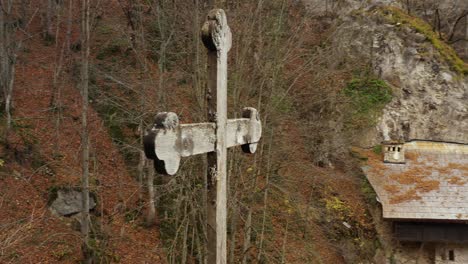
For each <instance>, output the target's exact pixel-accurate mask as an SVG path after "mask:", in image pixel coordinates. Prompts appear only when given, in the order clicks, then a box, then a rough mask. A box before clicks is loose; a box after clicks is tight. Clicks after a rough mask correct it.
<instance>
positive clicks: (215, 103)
mask: <svg viewBox="0 0 468 264" xmlns="http://www.w3.org/2000/svg"><path fill="white" fill-rule="evenodd" d="M202 40H203V43H204V44H205V46H206V48H207V49H208V87H207V89H208V90H207V100H208V121H209V122H208V123H198V124H179V119H178V117H177V115H176V114H175V113H172V112H163V113H159V114H157V115H156V120H155V124H154V126H153V128H152V129H151V131H150V132H149V133H148V135H147V136H145V138H144V149H145V154H146V156H147V157H148V158H150V159H153V160H154V164H155V168H156V171H157V172H159V173H162V174H169V175H174V174H175V173H176V172H177V170H178V168H179V164H180V159H181V157H188V156H192V155H196V154H202V153H207V155H208V166H209V167H208V186H207V188H208V197H207V199H208V201H207V206H208V208H207V217H208V219H207V223H208V241H207V243H208V251H209V252H208V263H210V264H214V263H216V264H221V263H226V216H227V203H226V194H227V180H226V153H227V148H229V147H233V146H242V150H243V151H244V152H247V153H254V152H255V150H256V149H257V143H258V141H259V140H260V138H261V134H262V125H261V122H260V118H259V115H258V113H257V110H255V109H254V108H251V107H247V108H244V110H243V111H242V118H238V119H227V54H228V52H229V50H230V48H231V41H232V36H231V30H230V29H229V26H228V24H227V20H226V14H225V13H224V11H223V10H222V9H213V10H211V11H210V12H209V14H208V18H207V21H206V22H205V24H204V25H203V27H202ZM215 98H216V100H215Z"/></svg>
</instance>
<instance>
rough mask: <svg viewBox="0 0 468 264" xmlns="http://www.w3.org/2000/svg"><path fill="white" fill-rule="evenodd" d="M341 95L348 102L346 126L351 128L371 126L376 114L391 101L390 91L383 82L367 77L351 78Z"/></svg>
mask: <svg viewBox="0 0 468 264" xmlns="http://www.w3.org/2000/svg"><path fill="white" fill-rule="evenodd" d="M343 93H344V94H345V96H346V97H348V98H349V100H350V107H351V111H350V113H349V116H348V120H347V126H348V127H351V128H362V127H367V126H369V125H373V124H374V123H375V120H376V117H377V114H378V113H380V111H382V109H383V107H384V106H385V105H386V104H387V103H389V102H390V101H391V100H392V92H391V89H390V87H389V86H388V85H387V84H386V83H385V81H383V80H380V79H376V78H373V77H368V76H366V77H363V78H361V77H358V78H353V79H352V80H351V81H350V82H349V83H348V84H347V85H346V87H345V88H344V90H343Z"/></svg>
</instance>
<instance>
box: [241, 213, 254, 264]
mask: <svg viewBox="0 0 468 264" xmlns="http://www.w3.org/2000/svg"><path fill="white" fill-rule="evenodd" d="M251 234H252V209H251V208H249V212H248V213H247V220H246V221H245V234H244V247H243V248H242V264H247V263H248V260H249V255H248V254H247V252H248V250H249V248H250V239H251Z"/></svg>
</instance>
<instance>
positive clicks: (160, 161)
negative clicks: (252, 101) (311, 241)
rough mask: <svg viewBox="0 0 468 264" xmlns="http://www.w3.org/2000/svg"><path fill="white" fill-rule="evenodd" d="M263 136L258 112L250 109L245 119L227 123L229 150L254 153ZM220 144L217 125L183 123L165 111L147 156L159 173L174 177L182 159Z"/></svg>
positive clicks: (150, 138) (151, 134) (152, 134)
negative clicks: (237, 148)
mask: <svg viewBox="0 0 468 264" xmlns="http://www.w3.org/2000/svg"><path fill="white" fill-rule="evenodd" d="M261 133H262V123H261V122H260V119H259V116H258V112H257V110H256V109H255V108H252V107H246V108H244V109H243V111H242V118H237V119H228V120H227V124H226V137H225V139H226V147H227V148H230V147H235V146H241V147H242V150H243V151H244V152H245V153H254V152H255V150H256V148H257V142H258V141H259V140H260V137H261ZM216 142H217V140H216V123H196V124H179V118H178V117H177V114H175V113H172V112H162V113H158V114H157V115H156V118H155V122H154V126H153V128H152V129H151V130H150V132H149V133H148V134H147V135H146V136H145V137H144V150H145V154H146V157H147V158H149V159H153V160H154V161H155V168H156V171H157V172H158V173H161V174H165V175H174V174H176V173H177V170H178V169H179V164H180V159H181V157H189V156H193V155H197V154H203V153H209V152H214V151H215V150H216Z"/></svg>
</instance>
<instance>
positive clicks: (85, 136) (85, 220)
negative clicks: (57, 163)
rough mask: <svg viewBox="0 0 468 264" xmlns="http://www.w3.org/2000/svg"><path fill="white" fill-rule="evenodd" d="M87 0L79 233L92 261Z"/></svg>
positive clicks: (85, 5) (86, 11) (85, 11)
mask: <svg viewBox="0 0 468 264" xmlns="http://www.w3.org/2000/svg"><path fill="white" fill-rule="evenodd" d="M89 22H90V8H89V0H82V5H81V92H82V94H81V97H82V104H83V105H82V112H81V122H82V123H81V125H82V131H81V146H82V177H81V183H82V187H81V188H82V201H83V204H82V207H83V210H82V212H81V213H82V220H81V234H82V236H83V253H84V261H85V262H86V263H92V256H91V254H90V253H91V252H90V245H89V226H90V217H89V131H88V82H89V51H90V48H89V35H90V30H89V25H90V23H89Z"/></svg>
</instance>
